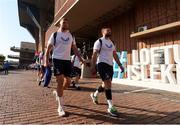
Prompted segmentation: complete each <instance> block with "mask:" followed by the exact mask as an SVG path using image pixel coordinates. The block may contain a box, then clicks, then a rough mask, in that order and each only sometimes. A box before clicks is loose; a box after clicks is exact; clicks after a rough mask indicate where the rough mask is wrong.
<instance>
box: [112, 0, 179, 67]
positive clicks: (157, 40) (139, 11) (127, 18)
mask: <svg viewBox="0 0 180 125" xmlns="http://www.w3.org/2000/svg"><path fill="white" fill-rule="evenodd" d="M179 20H180V0H140V1H138V2H137V3H136V4H135V5H134V7H133V8H132V9H131V10H129V11H128V12H126V13H124V14H123V15H121V16H120V17H117V18H116V19H114V20H112V21H110V22H109V23H110V24H111V28H112V33H113V34H112V39H113V40H114V41H116V47H117V50H121V51H122V50H127V51H128V60H129V62H128V63H129V64H131V53H132V52H131V51H132V49H141V48H150V47H156V46H164V45H171V44H177V43H178V44H180V29H179V30H177V31H173V32H171V31H169V32H166V33H163V34H160V35H156V36H155V35H154V36H151V37H149V38H144V39H134V38H130V34H131V33H132V32H137V29H138V27H139V26H144V25H147V26H148V29H150V28H155V27H157V26H161V25H164V24H168V23H172V22H175V21H179Z"/></svg>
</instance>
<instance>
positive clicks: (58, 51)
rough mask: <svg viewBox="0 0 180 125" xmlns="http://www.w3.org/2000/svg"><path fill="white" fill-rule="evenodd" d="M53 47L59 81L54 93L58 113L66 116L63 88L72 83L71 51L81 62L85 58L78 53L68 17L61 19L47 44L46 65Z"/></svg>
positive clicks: (55, 69) (55, 73)
mask: <svg viewBox="0 0 180 125" xmlns="http://www.w3.org/2000/svg"><path fill="white" fill-rule="evenodd" d="M52 48H53V54H52V58H53V65H54V75H55V76H56V81H57V83H58V84H57V90H56V91H54V92H53V93H54V94H55V95H56V100H57V101H58V113H59V116H65V112H64V110H63V90H64V89H66V88H67V87H68V86H69V85H70V83H71V70H72V69H71V61H70V53H71V48H72V49H73V51H74V53H75V54H76V56H77V57H78V58H79V60H80V61H81V62H84V60H83V58H81V56H80V55H79V53H78V49H77V47H76V43H75V39H74V38H73V36H72V35H71V33H70V32H69V24H68V20H67V19H66V18H63V19H61V21H60V28H59V30H58V31H57V32H56V33H54V34H52V35H51V37H50V39H49V41H48V45H47V50H46V53H45V66H48V65H49V53H50V51H51V50H52Z"/></svg>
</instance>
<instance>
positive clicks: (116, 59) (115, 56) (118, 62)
mask: <svg viewBox="0 0 180 125" xmlns="http://www.w3.org/2000/svg"><path fill="white" fill-rule="evenodd" d="M113 57H114V60H115V61H116V63H117V64H118V66H119V67H120V68H121V71H122V72H124V67H123V66H122V64H121V62H120V61H119V58H118V55H117V53H116V51H114V52H113Z"/></svg>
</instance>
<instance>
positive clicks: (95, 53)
mask: <svg viewBox="0 0 180 125" xmlns="http://www.w3.org/2000/svg"><path fill="white" fill-rule="evenodd" d="M97 55H98V50H96V49H95V50H93V54H92V67H93V68H94V67H95V66H96V61H97Z"/></svg>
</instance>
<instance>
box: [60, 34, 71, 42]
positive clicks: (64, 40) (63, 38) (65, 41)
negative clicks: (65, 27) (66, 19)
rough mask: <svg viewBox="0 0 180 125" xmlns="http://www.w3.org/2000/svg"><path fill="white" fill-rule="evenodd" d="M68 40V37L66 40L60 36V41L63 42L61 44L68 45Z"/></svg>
mask: <svg viewBox="0 0 180 125" xmlns="http://www.w3.org/2000/svg"><path fill="white" fill-rule="evenodd" d="M69 39H70V38H69V37H68V38H63V37H62V36H61V40H62V41H63V44H68V41H69Z"/></svg>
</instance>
